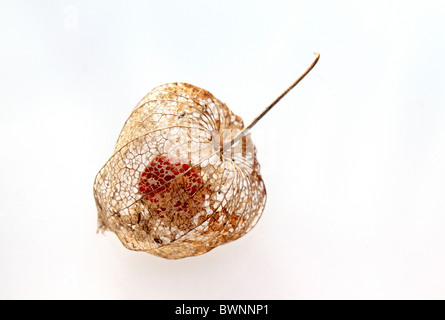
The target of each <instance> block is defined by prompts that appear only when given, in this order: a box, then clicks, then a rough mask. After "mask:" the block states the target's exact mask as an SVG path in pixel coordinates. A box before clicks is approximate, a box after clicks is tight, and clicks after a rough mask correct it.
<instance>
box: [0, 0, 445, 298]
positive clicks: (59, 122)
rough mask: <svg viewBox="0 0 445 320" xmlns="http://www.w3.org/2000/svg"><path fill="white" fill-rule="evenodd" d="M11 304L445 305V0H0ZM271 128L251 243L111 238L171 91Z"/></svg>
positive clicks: (6, 281)
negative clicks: (125, 165) (152, 243)
mask: <svg viewBox="0 0 445 320" xmlns="http://www.w3.org/2000/svg"><path fill="white" fill-rule="evenodd" d="M0 4H1V10H0V134H1V138H2V140H1V153H0V154H1V156H0V181H1V184H0V197H1V198H0V199H1V202H0V259H1V263H0V298H4V299H5V298H6V299H16V298H26V299H30V298H39V299H56V298H58V299H68V298H70V299H71V298H74V299H81V298H82V299H108V298H114V299H129V298H132V299H241V298H242V299H429V298H432V299H443V298H445V272H444V271H445V212H444V209H445V197H444V194H445V126H444V124H445V63H444V56H445V36H444V34H445V7H444V5H443V2H442V1H437V2H434V1H376V0H373V1H238V0H237V1H228V0H225V1H193V0H191V1H103V2H100V1H74V0H73V1H70V2H67V1H58V2H55V1H1V2H0ZM314 51H319V52H320V53H321V59H320V61H319V64H318V65H317V66H316V67H315V69H314V70H313V72H312V73H311V74H310V75H309V76H308V77H307V78H306V79H305V80H303V82H301V84H300V85H298V87H297V88H295V89H294V90H293V91H292V92H291V93H290V94H289V95H288V96H286V98H284V99H283V100H282V101H281V102H280V104H279V105H277V106H276V108H275V109H274V110H272V111H271V112H270V113H269V114H268V115H267V117H265V118H264V119H263V120H261V122H260V123H258V125H257V126H256V127H255V128H254V129H253V131H252V138H253V140H254V142H255V144H256V146H257V148H258V159H259V161H260V163H261V165H262V174H263V178H264V181H265V183H266V187H267V191H268V202H267V206H266V209H265V211H264V214H263V217H262V219H261V220H260V222H259V223H258V225H257V226H256V227H255V228H254V229H253V230H252V231H251V232H250V233H249V234H248V235H246V236H245V237H243V238H241V239H239V240H237V241H235V242H233V243H230V244H227V245H224V246H221V247H218V248H216V249H215V250H213V251H211V252H209V253H207V254H205V255H202V256H199V257H193V258H186V259H182V260H174V261H170V260H163V259H161V258H158V257H155V256H151V255H149V254H146V253H141V252H132V251H129V250H127V249H125V248H124V247H123V246H122V245H121V243H120V242H119V240H118V239H117V237H116V236H115V235H113V234H111V233H106V234H105V235H102V234H96V208H95V204H94V199H93V193H92V185H93V180H94V176H95V174H96V173H97V171H98V170H99V169H100V167H101V166H102V165H103V164H104V163H105V161H106V160H107V158H108V157H109V156H111V153H112V150H113V146H114V143H115V141H116V139H117V136H118V134H119V132H120V129H121V127H122V125H123V123H124V121H125V120H126V118H127V117H128V115H129V114H130V112H131V110H132V109H133V107H134V106H135V104H136V103H137V102H138V101H139V99H140V98H142V97H143V96H144V95H145V94H146V93H147V92H148V91H150V90H151V89H152V88H153V87H155V86H158V85H160V84H163V83H166V82H173V81H184V82H189V83H192V84H195V85H197V86H200V87H203V88H205V89H207V90H209V91H210V92H212V93H213V94H214V95H215V96H216V97H217V98H219V99H220V100H222V101H224V102H225V103H227V104H228V106H229V107H230V108H231V109H232V110H233V111H234V112H235V113H237V114H239V115H240V116H242V117H243V118H244V120H245V121H246V122H249V121H250V120H251V119H252V118H253V117H254V116H255V115H256V114H257V113H258V112H259V111H260V110H262V109H263V108H264V107H265V106H266V105H267V104H268V103H269V102H270V101H272V100H273V99H274V98H275V97H276V96H277V95H278V94H279V93H280V92H281V91H282V90H284V89H285V88H286V87H287V86H288V85H289V84H290V83H291V82H293V81H294V80H295V79H296V78H297V77H298V76H299V74H301V73H302V72H303V71H304V70H305V69H306V68H307V66H308V65H309V64H310V63H311V62H312V60H313V58H314V55H313V52H314Z"/></svg>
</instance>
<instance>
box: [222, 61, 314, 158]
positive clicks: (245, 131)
mask: <svg viewBox="0 0 445 320" xmlns="http://www.w3.org/2000/svg"><path fill="white" fill-rule="evenodd" d="M315 55H316V57H315V60H314V62H312V64H311V65H310V66H309V68H308V69H307V70H306V71H305V72H304V73H303V74H302V75H301V76H300V77H299V78H298V79H297V80H295V82H294V83H292V84H291V85H290V86H289V88H287V89H286V90H285V91H284V92H283V93H282V94H280V95H279V96H278V97H277V98H276V99H275V100H274V101H273V102H272V103H271V104H270V105H269V106H268V107H267V108H266V109H264V110H263V112H261V113H260V114H259V115H258V116H257V117H256V118H255V119H253V121H252V122H251V123H250V124H249V125H248V126H246V127H244V129H243V130H241V131H240V132H239V133H238V134H237V135H236V136H235V137H234V138H233V139H232V140H231V141H230V142H227V143H225V144H224V145H223V146H222V147H221V149H222V150H221V151H224V150H228V148H230V147H231V146H233V145H234V144H235V143H237V142H238V141H239V140H240V139H241V138H242V137H244V136H245V135H246V134H247V132H249V130H250V129H251V128H252V127H253V126H254V125H255V124H256V123H257V122H258V121H260V119H261V118H262V117H264V116H265V115H266V113H268V112H269V111H270V109H272V108H273V107H274V106H275V105H276V104H277V103H278V101H280V100H281V98H283V97H284V96H285V95H286V94H287V93H288V92H289V91H291V90H292V89H293V88H294V87H295V86H296V85H297V84H298V83H299V82H300V81H301V80H302V79H303V78H304V77H305V76H306V75H307V74H308V73H309V72H310V71H311V70H312V69H313V68H314V67H315V65H316V64H317V62H318V59H320V54H319V53H318V52H315Z"/></svg>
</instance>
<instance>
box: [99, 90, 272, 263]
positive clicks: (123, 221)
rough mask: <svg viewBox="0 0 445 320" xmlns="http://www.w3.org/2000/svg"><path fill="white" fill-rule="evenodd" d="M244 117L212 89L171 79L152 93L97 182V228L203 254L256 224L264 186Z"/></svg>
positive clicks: (152, 245)
mask: <svg viewBox="0 0 445 320" xmlns="http://www.w3.org/2000/svg"><path fill="white" fill-rule="evenodd" d="M243 128H244V124H243V121H242V119H241V118H240V117H238V116H237V115H235V114H234V113H232V111H230V110H229V108H228V107H227V106H226V105H225V104H224V103H222V102H221V101H219V100H218V99H216V98H215V97H214V96H213V95H212V94H211V93H209V92H208V91H206V90H204V89H201V88H198V87H196V86H193V85H190V84H186V83H170V84H165V85H162V86H159V87H157V88H155V89H153V90H152V91H151V92H149V93H148V94H147V95H146V96H145V97H144V98H143V99H142V100H141V101H140V102H139V103H138V104H137V106H136V108H135V109H134V110H133V112H132V113H131V115H130V117H129V118H128V119H127V121H126V122H125V125H124V127H123V129H122V131H121V133H120V135H119V138H118V141H117V143H116V147H115V150H114V153H113V155H112V156H111V158H110V159H109V160H108V161H107V163H106V164H105V165H104V166H103V167H102V169H101V170H100V171H99V173H98V174H97V176H96V179H95V182H94V197H95V200H96V205H97V210H98V227H99V230H102V231H105V230H109V231H112V232H114V233H115V234H116V235H117V236H118V238H119V239H120V241H121V242H122V244H123V245H124V246H125V247H126V248H128V249H131V250H137V251H145V252H148V253H151V254H154V255H157V256H160V257H163V258H167V259H178V258H184V257H188V256H195V255H200V254H203V253H205V252H208V251H209V250H211V249H213V248H215V247H217V246H219V245H221V244H224V243H227V242H230V241H233V240H236V239H238V238H240V237H241V236H243V235H244V234H246V233H247V232H248V231H250V230H251V229H252V228H253V227H254V226H255V224H256V223H257V222H258V220H259V218H260V216H261V214H262V212H263V210H264V206H265V202H266V190H265V187H264V183H263V180H262V178H261V174H260V165H259V163H258V161H257V159H256V150H255V146H254V145H253V143H252V141H251V138H250V135H249V134H247V135H245V136H244V137H243V138H242V139H241V140H239V141H238V142H237V143H235V144H234V145H232V146H230V147H229V148H228V150H222V149H221V148H222V146H223V145H224V144H225V143H227V142H230V141H231V139H232V138H233V137H234V136H236V134H237V133H239V132H240V131H241V130H242V129H243Z"/></svg>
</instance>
